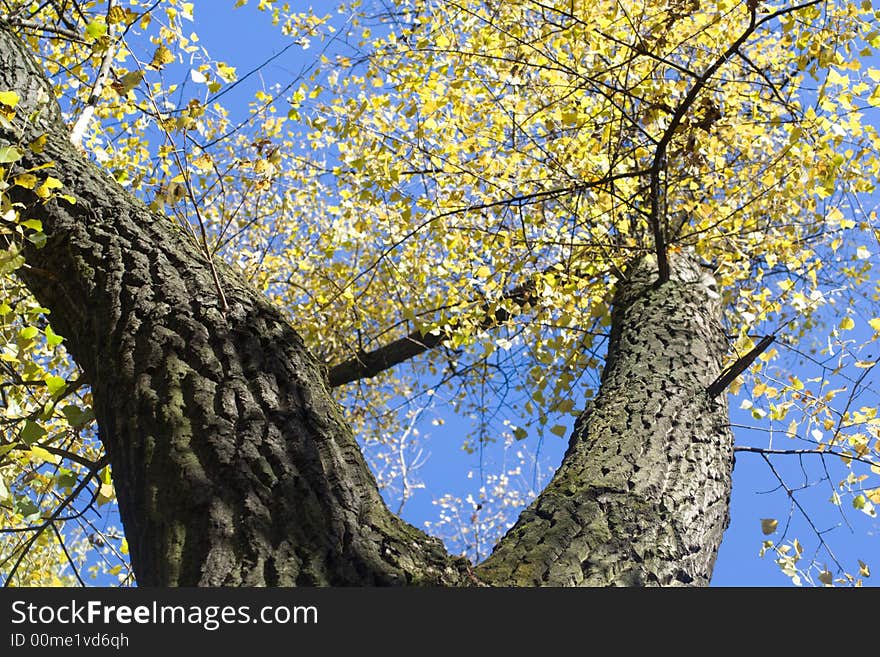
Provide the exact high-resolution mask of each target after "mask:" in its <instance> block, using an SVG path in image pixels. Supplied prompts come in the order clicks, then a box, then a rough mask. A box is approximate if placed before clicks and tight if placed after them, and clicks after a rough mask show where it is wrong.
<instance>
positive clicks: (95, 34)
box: [86, 20, 107, 39]
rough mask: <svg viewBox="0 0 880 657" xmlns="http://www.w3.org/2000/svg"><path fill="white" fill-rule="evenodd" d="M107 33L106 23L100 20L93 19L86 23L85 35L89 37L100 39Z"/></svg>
mask: <svg viewBox="0 0 880 657" xmlns="http://www.w3.org/2000/svg"><path fill="white" fill-rule="evenodd" d="M105 34H107V23H105V22H104V21H102V20H94V21H92V22H91V23H89V24H88V25H86V36H87V37H89V38H90V39H100V38H101V37H102V36H104V35H105Z"/></svg>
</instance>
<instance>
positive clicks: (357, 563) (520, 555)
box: [0, 24, 732, 586]
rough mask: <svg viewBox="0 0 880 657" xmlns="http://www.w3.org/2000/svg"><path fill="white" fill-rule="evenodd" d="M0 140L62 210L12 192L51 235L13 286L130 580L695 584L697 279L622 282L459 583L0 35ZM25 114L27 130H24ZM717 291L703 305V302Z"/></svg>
mask: <svg viewBox="0 0 880 657" xmlns="http://www.w3.org/2000/svg"><path fill="white" fill-rule="evenodd" d="M6 89H12V90H15V91H16V92H18V94H19V95H20V97H21V100H20V104H19V108H18V110H19V111H18V113H17V115H16V120H15V122H14V125H15V129H14V130H9V129H5V128H0V145H5V144H27V143H29V142H30V141H31V140H33V139H34V138H36V137H37V136H39V135H41V134H43V133H45V134H46V135H47V138H48V139H47V143H46V146H45V149H44V150H43V151H42V152H41V153H33V152H32V151H30V150H29V149H27V147H26V146H25V147H22V149H21V150H22V151H23V152H24V153H25V156H24V158H23V159H22V160H21V161H20V162H18V163H17V164H19V165H21V166H22V167H24V168H30V167H35V166H39V165H42V164H45V163H47V162H49V161H51V162H53V163H54V170H52V171H51V174H52V175H53V176H55V177H56V178H59V179H60V180H61V181H62V182H63V183H64V186H65V189H64V192H65V193H66V194H70V195H71V196H73V197H74V198H75V199H76V203H75V204H69V203H67V202H66V201H63V200H59V201H54V200H53V201H49V202H47V203H42V202H40V201H39V199H37V198H36V196H35V195H34V194H33V193H32V192H31V191H29V190H25V189H23V188H21V187H12V188H10V189H9V190H7V194H9V195H10V196H11V197H12V198H13V200H14V201H17V202H21V203H23V204H24V205H25V206H26V207H27V209H26V210H23V211H22V214H23V215H24V216H26V217H33V218H38V219H40V220H41V221H42V223H43V226H44V231H45V233H46V235H47V237H48V240H47V242H46V244H45V246H44V247H43V248H40V249H37V248H34V247H32V246H28V248H27V249H26V251H25V256H26V259H27V267H25V268H23V269H22V270H21V271H20V272H19V273H20V275H21V276H22V277H23V279H24V280H25V282H26V284H27V285H28V287H29V288H30V289H31V291H32V292H33V293H34V295H35V296H36V297H37V299H38V300H39V301H40V303H41V304H43V305H44V306H46V307H48V308H50V309H51V321H52V324H53V326H54V327H55V328H56V330H57V331H58V332H59V333H61V334H63V335H64V336H66V338H67V342H66V344H67V347H68V349H69V350H70V352H71V354H72V355H73V357H74V358H75V359H76V362H77V363H78V364H79V365H80V367H81V368H82V370H83V372H84V374H85V376H86V378H87V380H88V381H89V383H90V384H91V387H92V392H93V397H94V408H95V415H96V418H97V422H98V427H99V436H100V438H101V440H102V442H103V443H104V446H105V448H106V450H107V454H108V456H109V459H110V462H111V465H112V472H113V479H114V483H115V486H116V490H117V494H118V498H119V509H120V514H121V517H122V522H123V525H124V528H125V534H126V537H127V539H128V543H129V547H130V551H131V560H132V565H133V568H134V571H135V574H136V577H137V581H138V583H139V584H140V585H155V586H173V585H299V584H312V585H317V584H333V585H336V584H353V585H364V584H434V585H456V586H457V585H470V584H476V583H486V584H528V585H540V584H550V585H562V584H566V585H597V584H598V585H607V584H629V585H641V584H705V583H707V582H708V579H709V576H710V573H711V568H712V563H713V562H714V557H715V553H716V551H717V548H718V543H719V541H720V538H721V534H722V532H723V530H724V527H725V526H726V522H727V501H728V494H729V487H730V468H731V461H732V458H731V454H732V451H731V450H732V442H731V437H730V435H729V432H728V430H727V429H726V422H727V419H726V407H725V404H724V403H723V402H720V401H715V402H713V401H711V400H710V399H709V398H708V396H707V395H706V394H705V389H706V387H707V386H708V385H709V383H710V382H711V381H712V380H713V379H714V378H715V377H716V376H717V375H718V370H719V367H720V361H721V357H722V355H723V353H724V348H725V341H724V338H723V334H722V332H721V328H720V325H719V322H718V320H717V315H718V313H719V309H718V307H717V305H716V304H715V303H713V302H712V301H711V299H710V298H709V296H707V287H706V286H705V285H704V284H703V282H702V281H703V279H702V278H701V276H700V272H699V268H698V267H696V266H694V265H693V264H692V263H691V262H690V261H689V260H688V259H686V258H681V259H680V260H679V264H678V266H676V267H674V269H675V271H674V276H673V278H672V280H670V281H668V282H667V283H665V284H664V285H663V286H662V287H660V288H659V289H654V287H652V284H651V281H653V280H654V279H655V278H656V273H655V272H654V271H653V270H652V269H651V268H650V267H647V266H644V264H643V265H642V266H640V267H638V268H635V269H634V270H633V272H632V275H631V276H630V278H629V279H628V280H627V281H623V282H621V284H620V286H619V289H618V293H617V297H616V301H615V310H614V317H613V328H612V338H611V342H610V346H609V355H608V362H607V366H606V370H605V373H604V376H603V382H602V387H601V390H600V392H599V395H598V397H597V398H596V400H595V402H594V403H593V404H592V407H591V409H590V410H589V411H588V412H587V413H585V415H584V416H583V417H582V418H581V419H580V420H579V422H578V424H577V426H576V429H575V432H574V435H573V437H572V440H571V446H570V448H569V450H568V453H567V455H566V457H565V460H564V461H563V465H562V467H561V469H560V471H559V472H558V473H557V475H556V477H555V478H554V480H553V481H552V482H551V484H550V486H549V487H548V489H547V490H546V491H545V492H544V493H542V495H541V496H540V497H539V498H538V500H537V501H536V502H535V504H533V505H532V506H531V507H530V508H529V509H528V510H527V511H526V512H524V513H523V515H522V517H521V518H520V520H519V522H518V523H517V524H516V526H515V527H514V528H513V529H512V530H511V531H510V532H509V533H508V535H507V536H506V537H505V538H504V540H503V541H502V542H501V543H500V544H499V546H498V548H497V549H496V551H495V552H494V553H493V555H492V556H491V557H490V558H489V560H488V561H487V562H485V563H484V564H483V565H482V566H480V567H479V569H478V570H477V575H476V576H475V575H474V573H473V571H472V570H471V567H470V565H469V564H468V563H467V561H466V560H464V559H460V558H454V557H452V556H450V555H448V554H447V553H446V551H445V550H444V549H443V548H442V546H441V544H440V542H439V541H437V540H436V539H433V538H429V537H428V536H426V535H425V534H424V533H422V532H421V531H419V530H417V529H415V528H414V527H412V526H410V525H408V524H406V523H404V522H403V521H402V520H400V519H399V518H397V517H396V516H395V515H393V514H392V513H391V512H390V511H389V510H388V509H387V507H386V505H385V504H384V503H383V501H382V499H381V497H380V495H379V492H378V490H377V487H376V483H375V481H374V479H373V477H372V475H371V474H370V472H369V470H368V468H367V466H366V464H365V462H364V459H363V456H362V455H361V453H360V451H359V449H358V446H357V444H356V442H355V440H354V438H353V436H352V433H351V430H350V428H349V427H348V425H347V424H346V423H345V421H344V419H343V418H342V413H341V411H340V409H339V407H338V406H337V404H336V403H335V402H334V401H333V399H332V398H331V396H330V393H329V391H328V387H327V384H326V382H325V380H324V378H323V375H322V373H321V370H320V368H319V366H318V365H317V364H316V362H315V361H314V359H313V358H312V357H311V356H310V354H309V353H308V352H307V350H306V349H305V347H304V345H303V343H302V341H301V339H300V338H299V336H298V335H297V334H296V332H295V331H294V330H293V329H292V328H291V327H290V326H289V325H288V324H287V323H286V321H285V320H284V318H283V317H282V316H281V314H280V313H279V312H278V311H277V310H276V309H274V308H273V307H272V306H271V305H270V304H269V303H268V302H267V301H266V300H265V299H264V298H263V297H262V296H261V295H260V294H258V293H257V292H255V291H254V290H252V289H251V288H250V287H249V286H248V285H247V284H246V283H245V282H243V281H242V279H241V278H240V277H239V276H238V275H237V274H236V273H235V272H234V271H233V270H232V269H231V268H229V267H226V266H223V265H222V264H220V263H218V264H217V269H218V273H219V279H220V285H221V287H222V289H223V292H224V295H225V298H226V300H227V302H228V310H226V309H224V308H222V304H221V302H220V298H219V295H218V292H217V289H216V285H215V282H214V277H213V274H212V272H211V268H210V266H209V264H208V262H207V261H206V259H205V257H204V255H203V254H202V253H201V252H200V251H199V250H198V249H197V248H196V246H195V245H194V244H193V243H192V242H191V241H190V240H189V238H188V237H187V236H186V235H185V234H184V233H183V231H181V230H180V229H178V228H176V227H175V225H174V224H173V223H172V222H170V221H169V220H168V219H166V218H165V217H162V216H160V215H157V214H155V213H152V212H151V211H150V210H149V209H148V208H147V207H146V206H145V205H143V204H142V203H141V202H140V201H138V200H137V199H135V198H134V197H132V196H131V195H130V194H129V193H127V192H126V191H125V190H124V189H122V188H121V187H120V186H119V185H117V184H116V182H115V181H113V180H112V179H111V178H109V177H108V176H107V175H106V174H105V173H104V172H103V171H102V170H101V169H100V168H99V167H98V166H96V165H95V164H93V163H92V162H90V161H89V160H87V159H86V158H85V157H83V156H82V155H81V154H80V153H78V152H77V151H76V150H75V149H74V148H73V147H72V146H71V144H70V143H69V142H68V139H67V134H66V129H65V126H64V125H63V124H62V122H61V119H60V113H59V110H58V108H57V106H56V104H55V102H54V101H49V102H48V103H46V102H43V103H42V104H41V101H40V97H41V96H43V97H51V89H50V88H49V86H48V83H47V82H46V80H45V77H44V76H43V74H42V72H41V71H40V69H39V67H38V66H37V64H36V63H35V61H34V60H33V58H32V57H31V55H30V54H29V53H28V52H27V50H26V48H25V46H24V45H23V44H22V42H21V41H20V40H19V39H18V38H16V37H15V35H14V34H12V33H11V32H10V31H9V30H8V29H7V28H6V27H4V26H3V25H2V24H0V90H6ZM37 109H39V110H40V114H39V116H38V117H37V118H36V119H33V117H31V120H28V121H26V120H25V119H26V118H28V117H30V116H31V115H32V113H33V112H34V111H35V110H37ZM716 296H717V295H716Z"/></svg>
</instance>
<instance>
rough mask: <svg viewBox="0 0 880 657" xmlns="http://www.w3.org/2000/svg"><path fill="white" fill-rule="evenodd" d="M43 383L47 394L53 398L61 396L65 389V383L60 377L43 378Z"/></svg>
mask: <svg viewBox="0 0 880 657" xmlns="http://www.w3.org/2000/svg"><path fill="white" fill-rule="evenodd" d="M45 381H46V387H47V388H48V389H49V394H50V395H52V396H53V397H54V396H55V395H58V394H61V393H62V392H64V391H65V390H66V389H67V381H65V380H64V379H63V378H61V377H60V376H55V375H49V376H47V377H46V378H45Z"/></svg>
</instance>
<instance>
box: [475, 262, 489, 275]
mask: <svg viewBox="0 0 880 657" xmlns="http://www.w3.org/2000/svg"><path fill="white" fill-rule="evenodd" d="M475 275H476V277H477V278H489V276H491V275H492V270H491V269H489V268H488V267H487V266H486V265H480V266H479V267H478V268H477V271H476V274H475Z"/></svg>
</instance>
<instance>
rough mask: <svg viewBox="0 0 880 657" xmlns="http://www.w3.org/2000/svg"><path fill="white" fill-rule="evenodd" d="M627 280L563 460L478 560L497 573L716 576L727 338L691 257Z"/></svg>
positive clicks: (724, 469) (653, 580)
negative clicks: (720, 390) (660, 274)
mask: <svg viewBox="0 0 880 657" xmlns="http://www.w3.org/2000/svg"><path fill="white" fill-rule="evenodd" d="M670 264H671V265H672V272H671V279H670V280H669V281H667V282H666V283H664V284H663V285H659V286H658V285H657V284H656V280H657V272H656V266H655V265H653V261H652V260H650V259H649V260H644V261H642V262H641V263H639V265H638V266H637V267H635V268H634V269H633V270H632V271H630V272H629V274H628V280H627V281H626V282H625V283H623V284H621V285H619V286H618V289H617V292H616V295H615V299H614V310H613V314H612V327H611V339H610V344H609V346H608V356H607V359H606V364H605V370H604V372H603V375H602V385H601V387H600V390H599V393H598V395H597V396H596V398H595V399H594V400H593V402H592V403H591V404H590V406H589V408H588V409H587V410H586V412H585V413H584V414H583V415H582V416H581V417H580V418H579V419H578V422H577V423H576V425H575V430H574V432H573V435H572V438H571V442H570V444H569V449H568V452H567V453H566V455H565V458H564V460H563V463H562V466H561V467H560V469H559V471H558V472H557V473H556V475H555V477H554V478H553V480H552V481H551V482H550V484H549V485H548V486H547V488H546V489H545V490H544V492H543V493H542V494H541V495H540V497H539V498H538V499H537V500H536V501H535V503H533V504H532V505H531V506H530V507H529V508H528V509H527V510H526V511H525V512H523V514H522V515H521V516H520V519H519V521H518V522H517V523H516V525H515V526H514V527H513V528H512V529H511V530H510V531H509V532H508V533H507V535H506V536H505V537H504V539H503V540H502V541H501V542H500V543H499V545H498V546H497V547H496V549H495V551H494V552H493V554H492V555H491V556H490V557H489V559H488V560H486V561H485V562H484V563H483V564H482V565H481V566H480V567H479V568H478V569H477V574H478V576H480V577H483V578H486V579H489V580H491V581H493V582H495V583H497V584H510V585H541V584H546V585H551V586H553V585H555V586H608V585H625V586H646V585H662V586H668V585H682V584H689V585H706V584H708V583H709V578H710V577H711V574H712V567H713V565H714V563H715V556H716V554H717V551H718V546H719V545H720V543H721V536H722V534H723V532H724V529H725V528H726V527H727V523H728V506H729V497H730V482H731V478H730V475H731V469H732V467H733V437H732V435H731V433H730V430H729V428H728V420H727V402H726V397H724V396H722V397H721V398H720V399H714V400H713V399H711V398H710V397H709V396H708V395H707V393H706V390H707V387H708V386H709V385H710V384H711V383H712V381H713V380H714V379H715V378H716V377H717V376H718V373H719V371H720V368H721V359H722V357H723V355H724V353H725V348H726V340H725V337H724V332H723V331H722V328H721V325H720V322H719V319H718V318H719V315H720V308H719V305H718V303H717V299H718V295H717V294H716V293H715V290H714V281H713V280H712V279H711V277H710V276H708V275H706V274H704V273H703V272H701V271H700V267H699V266H697V265H695V264H694V263H693V262H692V261H691V260H689V259H687V258H686V257H681V256H679V257H678V258H677V259H672V260H671V261H670Z"/></svg>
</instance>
